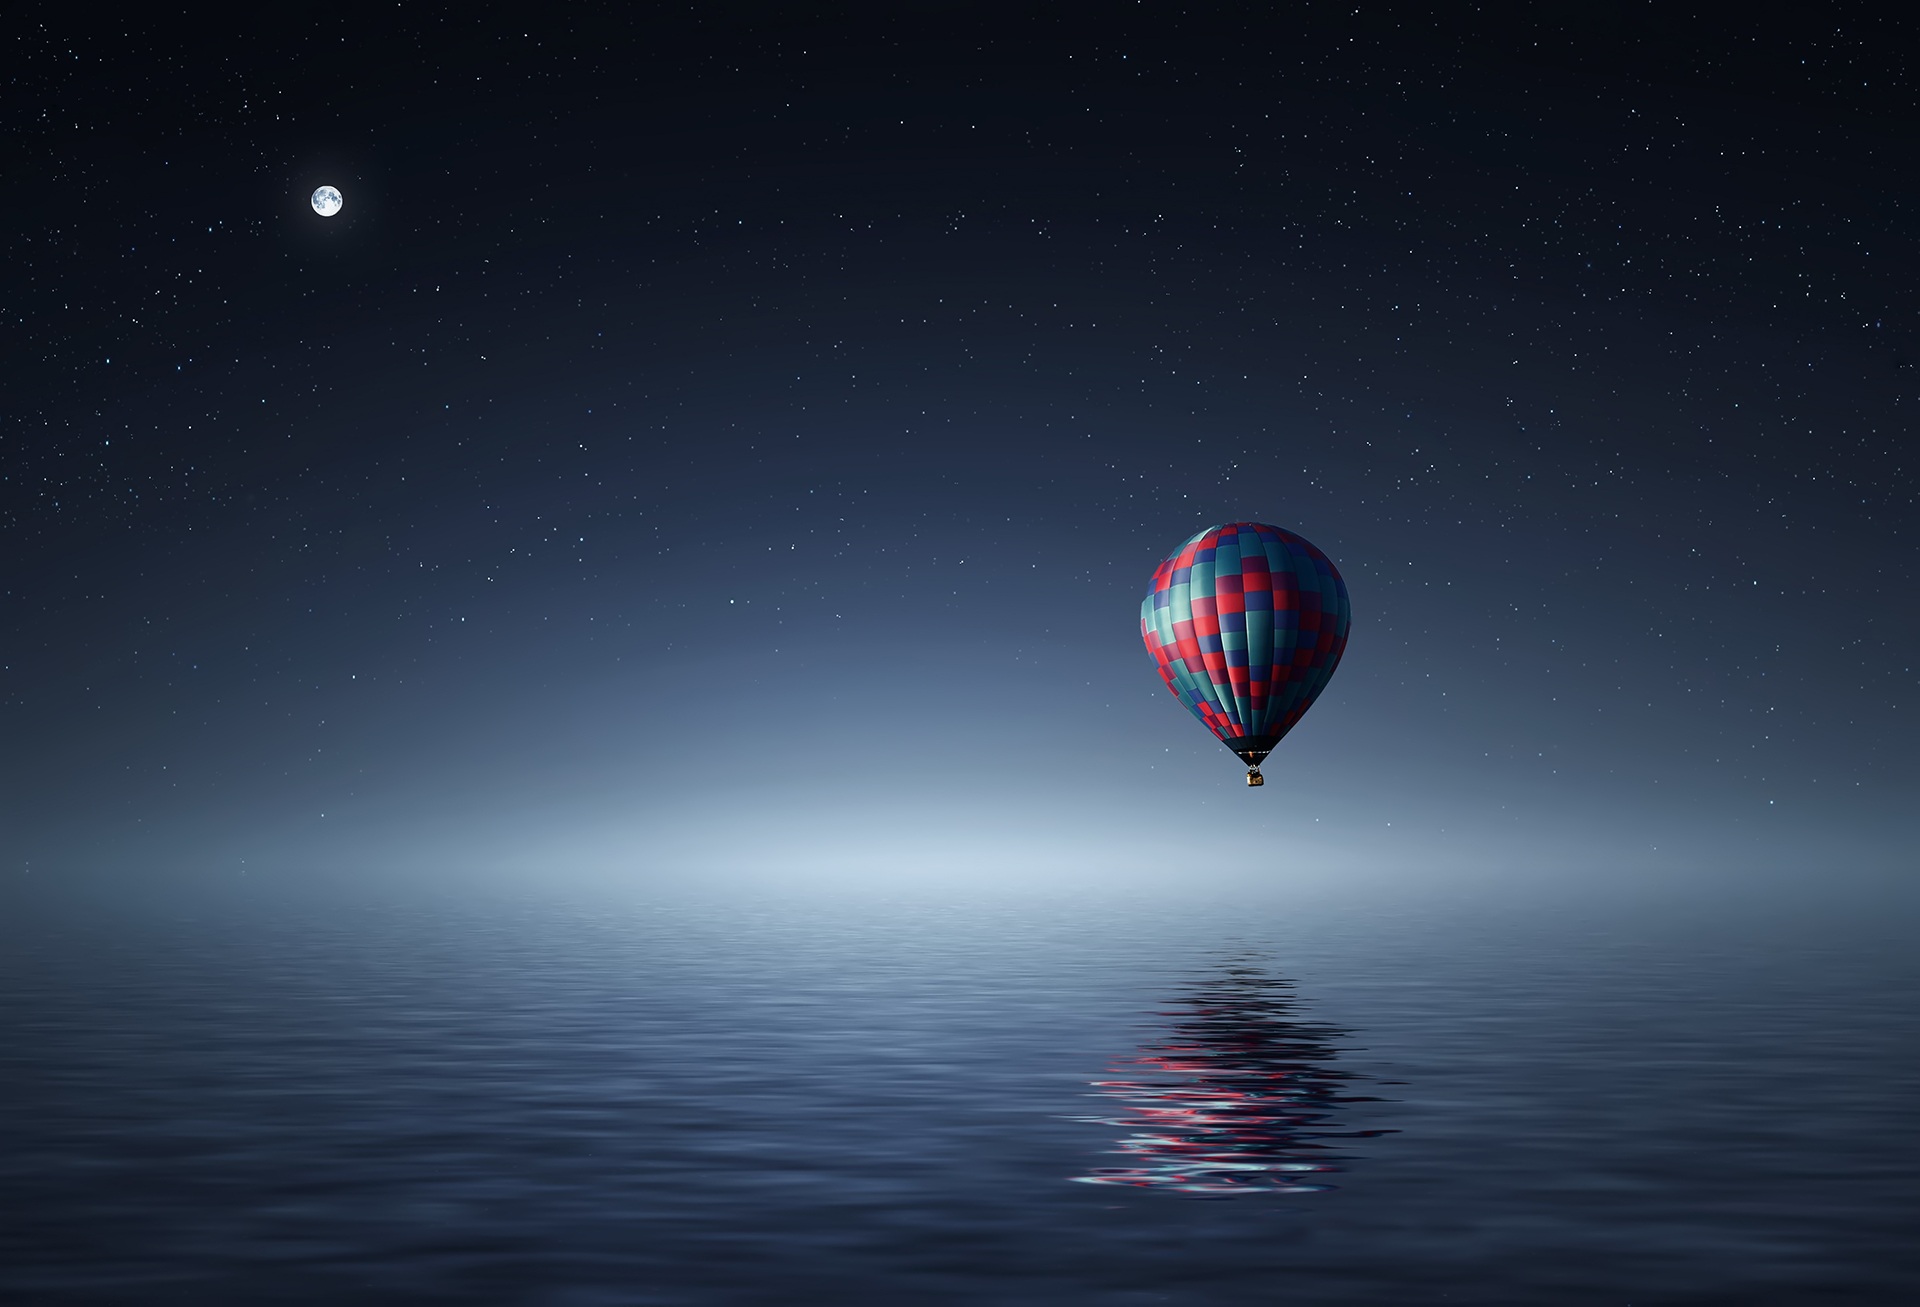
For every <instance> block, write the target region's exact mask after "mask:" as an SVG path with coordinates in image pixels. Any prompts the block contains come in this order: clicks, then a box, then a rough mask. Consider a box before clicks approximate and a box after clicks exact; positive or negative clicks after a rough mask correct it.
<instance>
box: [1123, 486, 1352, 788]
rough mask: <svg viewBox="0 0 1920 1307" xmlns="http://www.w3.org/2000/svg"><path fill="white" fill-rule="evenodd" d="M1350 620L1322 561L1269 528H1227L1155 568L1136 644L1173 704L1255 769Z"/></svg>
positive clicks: (1340, 589)
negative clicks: (1157, 673) (1143, 649)
mask: <svg viewBox="0 0 1920 1307" xmlns="http://www.w3.org/2000/svg"><path fill="white" fill-rule="evenodd" d="M1349 620H1350V610H1349V609H1348V606H1347V583H1346V582H1345V581H1342V580H1341V579H1340V573H1339V571H1338V570H1336V569H1335V567H1334V565H1333V563H1332V562H1331V561H1329V560H1328V558H1327V556H1326V555H1325V554H1323V553H1321V552H1320V551H1319V550H1318V549H1316V548H1314V546H1313V545H1312V544H1311V543H1309V542H1308V541H1307V540H1305V539H1304V538H1302V537H1300V536H1297V535H1295V534H1294V533H1293V532H1291V531H1285V530H1282V529H1281V528H1279V527H1277V526H1268V525H1266V524H1265V523H1263V522H1229V523H1227V524H1226V525H1225V526H1215V527H1208V528H1207V529H1206V530H1205V531H1202V532H1200V533H1199V534H1198V535H1196V536H1194V537H1193V538H1192V539H1190V540H1188V541H1187V542H1186V543H1184V544H1182V545H1181V546H1180V547H1179V548H1178V549H1176V550H1174V551H1173V552H1172V553H1171V554H1169V555H1167V557H1166V559H1165V560H1164V561H1162V562H1161V564H1160V566H1159V567H1157V568H1155V569H1154V573H1153V585H1152V588H1150V589H1149V590H1148V591H1147V597H1146V599H1145V600H1144V601H1143V602H1142V603H1141V605H1140V637H1141V639H1143V640H1145V641H1146V645H1147V652H1148V653H1150V654H1152V655H1153V661H1154V662H1155V663H1156V664H1157V665H1158V666H1159V668H1160V679H1161V680H1163V681H1165V682H1166V685H1167V689H1169V690H1171V691H1172V692H1173V695H1174V697H1175V698H1176V699H1178V700H1180V702H1181V703H1183V704H1185V705H1186V706H1187V711H1188V712H1191V713H1192V714H1193V715H1194V716H1195V717H1198V718H1199V719H1200V723H1201V725H1203V726H1205V727H1206V728H1207V729H1208V730H1210V731H1212V732H1213V733H1214V735H1215V736H1216V737H1218V738H1219V740H1220V742H1221V743H1222V744H1224V745H1226V746H1227V747H1228V748H1229V749H1232V750H1233V751H1234V752H1235V753H1236V754H1239V755H1240V757H1241V758H1242V759H1243V760H1244V761H1245V762H1246V763H1247V765H1248V766H1250V767H1256V768H1257V767H1258V766H1259V763H1260V761H1261V759H1263V758H1265V757H1266V756H1267V754H1268V753H1269V752H1271V751H1272V749H1273V746H1274V745H1276V744H1278V743H1280V740H1281V738H1282V737H1284V736H1285V735H1286V733H1287V732H1288V731H1290V730H1292V729H1293V728H1294V725H1295V724H1296V723H1297V722H1299V720H1300V718H1301V717H1302V716H1303V715H1305V713H1306V711H1307V709H1308V708H1310V707H1312V706H1313V701H1314V700H1315V699H1317V698H1319V697H1320V691H1322V690H1324V689H1326V688H1327V682H1328V680H1330V679H1331V678H1332V676H1333V669H1334V668H1335V667H1336V666H1337V665H1338V664H1339V662H1340V655H1341V654H1342V653H1344V652H1345V651H1346V648H1347V626H1348V623H1349Z"/></svg>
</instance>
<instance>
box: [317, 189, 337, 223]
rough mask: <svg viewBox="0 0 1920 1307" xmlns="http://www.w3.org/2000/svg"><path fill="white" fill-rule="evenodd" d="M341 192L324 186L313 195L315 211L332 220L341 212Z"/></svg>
mask: <svg viewBox="0 0 1920 1307" xmlns="http://www.w3.org/2000/svg"><path fill="white" fill-rule="evenodd" d="M341 203H342V201H341V199H340V192H339V191H337V190H335V189H334V188H333V187H331V186H322V187H321V188H320V189H319V190H317V191H315V192H314V193H313V211H314V212H315V213H317V214H319V215H320V216H321V217H322V218H331V217H332V216H333V215H334V214H336V213H338V212H340V205H341Z"/></svg>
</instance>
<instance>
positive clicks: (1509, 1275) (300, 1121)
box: [0, 881, 1920, 1307]
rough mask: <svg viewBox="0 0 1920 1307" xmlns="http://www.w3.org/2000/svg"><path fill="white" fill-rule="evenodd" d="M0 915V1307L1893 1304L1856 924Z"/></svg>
mask: <svg viewBox="0 0 1920 1307" xmlns="http://www.w3.org/2000/svg"><path fill="white" fill-rule="evenodd" d="M0 906H4V909H5V915H4V917H3V918H0V1209H3V1210H4V1212H5V1214H6V1216H5V1221H4V1223H3V1224H0V1299H4V1300H5V1301H9V1302H21V1303H34V1304H61V1303H139V1304H158V1303H175V1302H179V1303H189V1302H191V1303H198V1304H205V1303H229V1302H231V1303H308V1302H311V1303H340V1302H348V1301H352V1302H395V1303H442V1302H444V1303H496V1302H497V1303H529V1304H555V1305H556V1307H558V1305H562V1304H565V1305H568V1307H573V1305H580V1307H585V1305H587V1304H693V1303H806V1302H834V1303H846V1302H860V1303H865V1302H875V1303H915V1304H926V1303H992V1304H1029V1303H1031V1304H1076V1303H1089V1304H1092V1303H1100V1304H1107V1303H1111V1304H1132V1303H1202V1304H1211V1303H1222V1304H1226V1303H1254V1302H1259V1303H1266V1302H1290V1303H1303V1304H1321V1303H1327V1304H1343V1303H1355V1304H1362V1303H1365V1304H1372V1303H1379V1304H1396V1305H1406V1304H1417V1303H1470V1304H1507V1303H1512V1304H1530V1305H1537V1304H1560V1303H1566V1304H1586V1303H1594V1304H1601V1303H1606V1304H1620V1305H1624V1304H1656V1303H1700V1304H1706V1303H1725V1304H1754V1303H1809V1304H1812V1303H1842V1302H1845V1303H1905V1302H1915V1301H1920V1238H1916V1237H1915V1232H1916V1231H1920V1171H1917V1169H1916V1164H1917V1163H1920V1112H1917V1111H1916V1104H1920V1039H1917V1038H1916V1031H1915V1013H1916V1011H1920V1002H1917V1000H1920V949H1914V948H1913V947H1912V945H1911V940H1912V937H1913V933H1912V926H1913V924H1914V920H1915V916H1914V913H1913V912H1912V910H1911V907H1910V906H1909V905H1908V904H1907V902H1906V900H1904V899H1901V900H1898V901H1896V900H1895V899H1894V898H1892V897H1891V896H1889V897H1888V898H1887V899H1886V901H1885V902H1884V903H1878V902H1876V901H1874V900H1873V897H1872V895H1871V894H1870V893H1867V892H1866V891H1861V892H1859V893H1857V894H1855V895H1853V896H1851V897H1849V896H1844V895H1841V896H1829V898H1827V899H1823V898H1822V897H1821V896H1820V895H1818V894H1815V893H1812V892H1806V893H1796V894H1780V893H1773V892H1760V891H1756V892H1755V893H1753V894H1746V895H1743V894H1740V893H1736V892H1731V891H1729V890H1728V889H1727V888H1726V886H1725V885H1724V884H1723V885H1722V886H1721V887H1719V888H1717V889H1714V890H1712V891H1711V892H1708V891H1705V890H1702V891H1700V892H1682V891H1679V890H1663V889H1657V888H1646V887H1641V888H1638V889H1628V888H1623V889H1620V890H1618V891H1617V892H1608V893H1568V892H1565V891H1563V890H1558V889H1553V890H1549V889H1547V888H1535V889H1527V888H1525V887H1524V885H1523V886H1522V887H1520V888H1514V887H1512V886H1507V887H1501V886H1494V885H1480V886H1476V887H1472V888H1463V889H1461V890H1460V891H1459V892H1458V893H1457V894H1450V893H1449V892H1448V891H1447V890H1446V889H1445V887H1432V886H1429V887H1424V888H1422V889H1420V890H1419V892H1418V893H1410V892H1403V891H1399V890H1396V889H1395V888H1394V886H1393V883H1392V882H1384V881H1383V882H1379V883H1376V884H1373V885H1371V886H1360V887H1352V888H1348V889H1329V888H1326V887H1322V888H1321V889H1319V890H1316V891H1314V892H1311V893H1308V892H1304V891H1303V892H1300V893H1298V894H1290V893H1289V892H1287V891H1286V890H1284V889H1281V888H1272V887H1269V888H1266V889H1262V890H1259V891H1258V892H1254V891H1246V890H1242V891H1230V890H1224V889H1222V890H1213V891H1200V890H1196V889H1194V888H1193V887H1191V886H1187V887H1170V888H1168V889H1167V890H1166V891H1165V892H1164V893H1156V892H1152V891H1151V890H1148V889H1143V888H1141V887H1139V886H1135V887H1133V888H1131V889H1128V890H1126V891H1125V892H1119V891H1115V892H1113V893H1105V892H1102V891H1101V890H1100V889H1099V887H1098V886H1097V885H1094V886H1087V885H1082V886H1080V887H1079V888H1077V889H1075V890H1073V891H1071V892H1067V891H1064V890H1063V891H1059V892H1043V891H1041V890H1034V891H1032V892H1024V893H1013V892H992V893H989V892H981V893H969V892H966V891H965V890H963V889H955V888H951V887H949V888H948V889H945V890H933V889H921V890H916V891H913V892H900V893H891V892H888V891H886V890H883V889H879V888H875V887H872V886H867V887H864V888H852V889H840V890H832V891H828V890H819V891H814V892H803V891H800V890H797V889H782V888H779V887H777V886H768V885H758V886H742V887H736V888H735V889H733V890H726V891H723V890H721V889H719V888H717V887H712V888H709V889H708V890H706V891H703V892H693V891H685V892H677V893H665V892H661V893H648V892H644V891H640V890H631V891H620V892H615V891H611V890H607V891H594V892H587V891H567V892H551V893H533V892H524V893H512V892H506V891H504V890H501V889H500V888H498V887H494V888H491V889H488V890H487V891H485V892H479V891H474V892H462V891H460V890H458V889H456V888H453V887H450V886H442V887H440V888H437V889H432V890H416V891H408V892H404V893H400V892H396V893H393V894H390V895H382V894H381V893H378V892H373V891H368V890H365V889H362V890H359V891H356V892H354V893H351V894H340V895H332V896H328V895H319V894H303V895H287V894H278V893H271V892H264V891H248V892H245V893H242V892H240V891H237V890H235V891H226V890H222V891H217V892H216V891H210V890H206V889H200V890H195V891H192V892H182V893H181V894H180V895H179V896H177V897H175V898H168V897H165V896H161V895H156V894H148V895H145V896H142V897H141V898H140V899H139V901H138V902H137V903H123V902H119V901H117V899H116V896H115V895H113V894H112V893H109V892H107V891H106V890H104V889H100V888H96V889H94V890H92V891H89V892H88V893H84V894H79V893H76V894H65V895H62V894H38V895H28V894H24V893H16V894H14V895H13V896H12V897H11V898H9V899H8V900H7V902H6V903H5V904H4V905H0Z"/></svg>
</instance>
